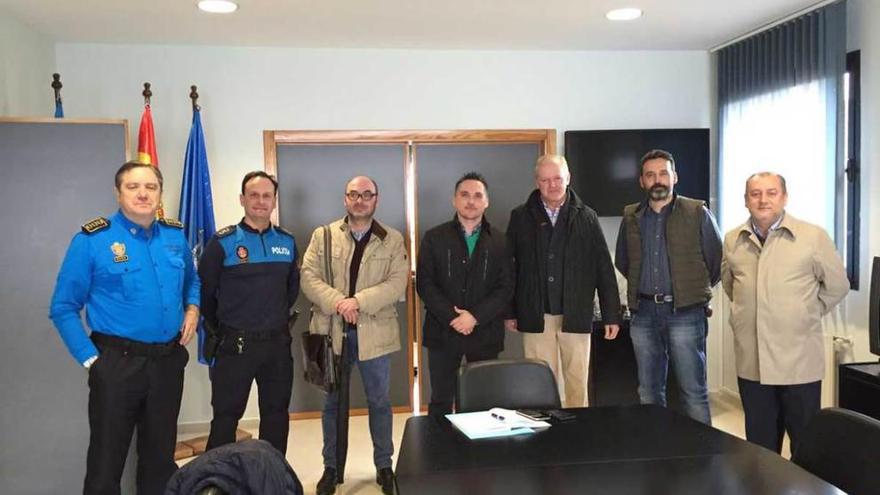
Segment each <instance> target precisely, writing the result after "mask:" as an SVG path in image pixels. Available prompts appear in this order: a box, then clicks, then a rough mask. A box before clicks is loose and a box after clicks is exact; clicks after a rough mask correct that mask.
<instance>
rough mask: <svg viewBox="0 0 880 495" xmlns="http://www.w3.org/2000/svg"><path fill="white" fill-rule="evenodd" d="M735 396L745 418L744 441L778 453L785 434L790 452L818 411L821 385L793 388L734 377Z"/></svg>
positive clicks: (803, 385)
mask: <svg viewBox="0 0 880 495" xmlns="http://www.w3.org/2000/svg"><path fill="white" fill-rule="evenodd" d="M738 382H739V395H740V398H741V399H742V405H743V412H744V413H745V419H746V440H748V441H750V442H752V443H756V444H758V445H760V446H762V447H765V448H767V449H770V450H772V451H774V452H776V453H777V454H778V453H780V452H782V437H783V435H784V434H785V433H786V432H788V438H789V439H790V440H791V451H792V452H794V451H795V449H796V448H797V443H798V440H800V437H801V434H802V433H803V431H804V429H805V428H806V426H807V423H809V422H810V420H811V419H812V418H813V416H814V415H815V414H816V413H817V412H819V408H820V405H819V403H820V399H821V396H822V382H811V383H803V384H797V385H762V384H761V383H759V382H755V381H751V380H745V379H743V378H738Z"/></svg>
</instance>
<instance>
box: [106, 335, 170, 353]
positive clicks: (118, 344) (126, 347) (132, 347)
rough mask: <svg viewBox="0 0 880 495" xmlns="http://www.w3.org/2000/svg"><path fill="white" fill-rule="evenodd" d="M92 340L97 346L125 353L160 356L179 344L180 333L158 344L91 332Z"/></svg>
mask: <svg viewBox="0 0 880 495" xmlns="http://www.w3.org/2000/svg"><path fill="white" fill-rule="evenodd" d="M91 339H92V342H94V343H95V344H96V345H98V346H99V347H102V346H106V347H113V348H115V349H120V350H122V351H123V352H125V353H126V354H134V355H135V356H147V357H160V356H167V355H168V354H171V352H172V351H174V349H175V348H176V347H177V346H178V345H180V344H178V341H179V340H180V334H177V335H176V336H175V337H174V338H173V339H171V340H170V341H168V342H160V343H158V344H148V343H146V342H138V341H136V340H131V339H126V338H125V337H117V336H116V335H107V334H106V333H100V332H92V335H91Z"/></svg>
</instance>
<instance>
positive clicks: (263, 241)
mask: <svg viewBox="0 0 880 495" xmlns="http://www.w3.org/2000/svg"><path fill="white" fill-rule="evenodd" d="M264 235H266V234H265V233H263V234H260V244H262V245H263V256H269V254H268V253H267V252H266V239H264V238H263V236H264Z"/></svg>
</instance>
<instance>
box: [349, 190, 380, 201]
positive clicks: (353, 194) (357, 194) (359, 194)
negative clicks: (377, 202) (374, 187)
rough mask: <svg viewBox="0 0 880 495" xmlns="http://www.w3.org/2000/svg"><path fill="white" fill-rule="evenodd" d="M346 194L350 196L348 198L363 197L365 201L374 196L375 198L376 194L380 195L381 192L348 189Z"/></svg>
mask: <svg viewBox="0 0 880 495" xmlns="http://www.w3.org/2000/svg"><path fill="white" fill-rule="evenodd" d="M345 195H346V196H347V197H348V199H350V200H352V201H357V200H359V199H363V200H364V201H370V200H372V199H373V198H375V197H376V196H378V195H379V193H374V192H373V191H364V192H358V191H348V192H347V193H345Z"/></svg>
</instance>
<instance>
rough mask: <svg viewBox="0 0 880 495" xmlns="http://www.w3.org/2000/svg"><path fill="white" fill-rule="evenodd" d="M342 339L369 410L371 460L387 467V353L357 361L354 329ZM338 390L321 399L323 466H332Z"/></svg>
mask: <svg viewBox="0 0 880 495" xmlns="http://www.w3.org/2000/svg"><path fill="white" fill-rule="evenodd" d="M346 335H347V336H348V337H347V338H346V339H345V342H346V346H347V348H346V349H345V352H346V353H347V355H348V362H349V363H350V367H349V368H348V369H349V370H350V369H352V368H354V367H355V366H357V367H358V369H359V370H360V372H361V381H363V382H364V392H366V396H367V407H368V409H369V413H370V436H371V437H372V438H373V463H374V464H375V465H376V469H382V468H386V467H391V454H393V453H394V442H393V441H392V440H391V423H392V416H391V397H390V396H389V388H390V385H391V356H390V355H388V354H386V355H384V356H379V357H377V358H374V359H368V360H367V361H360V360H358V340H357V331H356V330H352V331H350V332H348V333H347V334H346ZM338 402H339V393H338V392H332V393H329V394H327V400H326V401H325V402H324V413H323V414H322V415H321V426H322V428H323V431H324V450H323V452H322V454H323V456H324V466H325V467H330V468H333V469H336V414H337V410H336V409H337V407H338Z"/></svg>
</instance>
